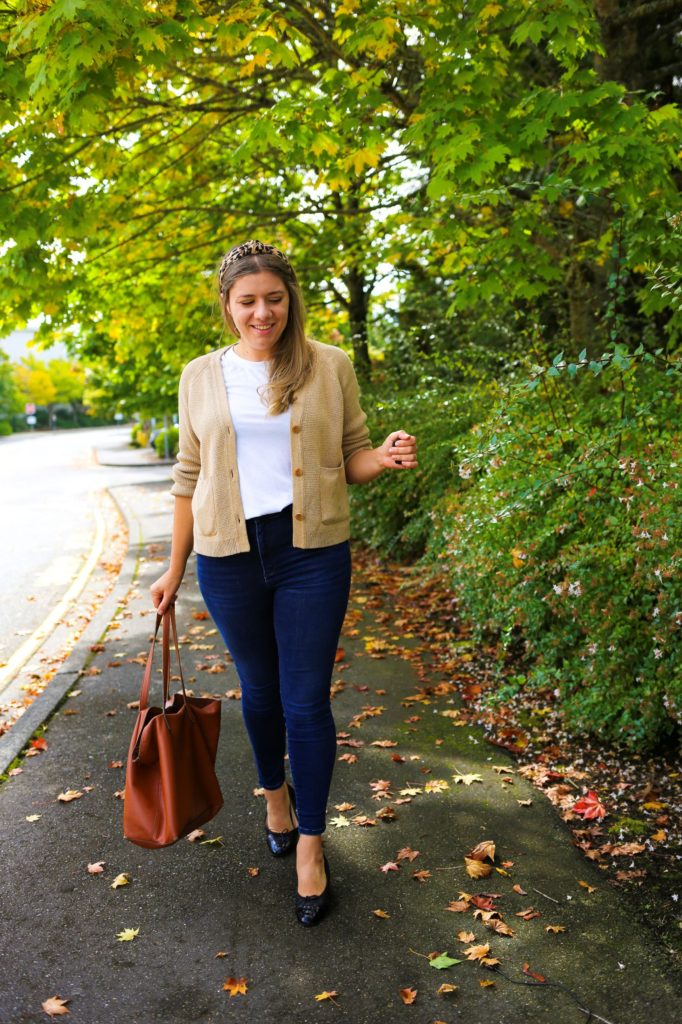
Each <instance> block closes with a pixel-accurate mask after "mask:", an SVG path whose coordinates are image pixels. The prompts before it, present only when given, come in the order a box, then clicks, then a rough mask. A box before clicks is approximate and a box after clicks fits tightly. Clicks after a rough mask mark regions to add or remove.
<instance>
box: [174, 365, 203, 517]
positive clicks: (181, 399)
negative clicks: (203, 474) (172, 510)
mask: <svg viewBox="0 0 682 1024" xmlns="http://www.w3.org/2000/svg"><path fill="white" fill-rule="evenodd" d="M188 387H189V382H188V375H187V368H185V369H184V370H183V371H182V373H181V374H180V385H179V388H178V415H179V418H180V443H179V446H178V456H177V461H176V463H175V465H174V466H173V468H172V470H171V475H172V477H173V481H174V483H173V486H172V487H171V490H170V492H171V494H174V495H176V496H178V497H182V498H191V497H192V495H193V494H194V489H195V487H196V485H197V478H198V476H199V470H200V468H201V454H200V445H199V438H198V437H197V435H196V434H195V433H194V431H193V430H192V421H191V420H190V416H189V400H188V393H187V392H188Z"/></svg>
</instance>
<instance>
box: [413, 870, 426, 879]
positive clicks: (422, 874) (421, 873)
mask: <svg viewBox="0 0 682 1024" xmlns="http://www.w3.org/2000/svg"><path fill="white" fill-rule="evenodd" d="M430 877H431V872H430V871H426V870H422V871H413V872H412V878H414V879H416V881H417V882H426V880H427V879H429V878H430Z"/></svg>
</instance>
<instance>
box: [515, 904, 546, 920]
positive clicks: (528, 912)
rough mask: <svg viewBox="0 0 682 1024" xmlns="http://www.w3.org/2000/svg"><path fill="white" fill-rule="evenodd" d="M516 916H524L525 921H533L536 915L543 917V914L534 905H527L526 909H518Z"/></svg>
mask: <svg viewBox="0 0 682 1024" xmlns="http://www.w3.org/2000/svg"><path fill="white" fill-rule="evenodd" d="M516 916H517V917H522V918H523V920H524V921H532V920H533V918H534V917H541V916H542V915H541V914H540V911H539V910H535V908H534V907H526V909H525V910H517V912H516Z"/></svg>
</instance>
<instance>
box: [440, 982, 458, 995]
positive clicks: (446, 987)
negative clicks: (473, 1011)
mask: <svg viewBox="0 0 682 1024" xmlns="http://www.w3.org/2000/svg"><path fill="white" fill-rule="evenodd" d="M456 991H457V985H450V984H448V983H447V982H443V984H442V985H439V986H438V988H437V989H436V995H437V996H446V995H449V993H451V992H456Z"/></svg>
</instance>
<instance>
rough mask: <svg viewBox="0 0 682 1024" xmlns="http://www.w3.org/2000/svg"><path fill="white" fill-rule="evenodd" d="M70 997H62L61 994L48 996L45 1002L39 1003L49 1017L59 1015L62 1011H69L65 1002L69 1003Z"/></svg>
mask: <svg viewBox="0 0 682 1024" xmlns="http://www.w3.org/2000/svg"><path fill="white" fill-rule="evenodd" d="M70 1002H71V1000H70V999H62V997H61V996H50V998H49V999H46V1000H45V1002H43V1003H41V1004H40V1005H41V1006H42V1008H43V1010H44V1011H45V1013H47V1014H49V1015H50V1017H59V1016H61V1015H62V1014H64V1013H69V1012H70V1011H69V1010H68V1009H67V1006H66V1004H67V1003H70Z"/></svg>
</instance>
